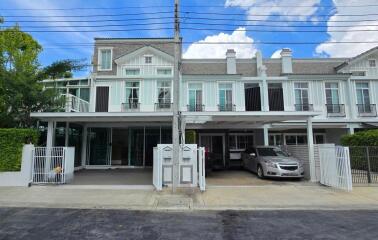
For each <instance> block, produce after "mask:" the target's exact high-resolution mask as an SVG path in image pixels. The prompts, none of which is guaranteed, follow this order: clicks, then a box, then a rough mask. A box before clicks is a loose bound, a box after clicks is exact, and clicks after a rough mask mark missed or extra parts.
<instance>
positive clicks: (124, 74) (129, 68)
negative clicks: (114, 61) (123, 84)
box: [122, 67, 141, 77]
mask: <svg viewBox="0 0 378 240" xmlns="http://www.w3.org/2000/svg"><path fill="white" fill-rule="evenodd" d="M126 70H139V74H138V75H127V74H126ZM122 72H123V76H125V77H136V76H140V75H141V68H140V67H123V68H122Z"/></svg>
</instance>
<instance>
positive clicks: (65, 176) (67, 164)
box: [32, 147, 75, 184]
mask: <svg viewBox="0 0 378 240" xmlns="http://www.w3.org/2000/svg"><path fill="white" fill-rule="evenodd" d="M74 156H75V148H74V147H51V148H46V147H35V148H34V150H33V166H32V183H35V184H63V183H67V182H69V181H71V180H72V179H73V171H74V165H75V164H74V163H75V159H74Z"/></svg>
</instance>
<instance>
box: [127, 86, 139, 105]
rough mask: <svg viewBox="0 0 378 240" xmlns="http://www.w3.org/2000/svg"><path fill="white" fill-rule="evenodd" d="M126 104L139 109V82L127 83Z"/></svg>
mask: <svg viewBox="0 0 378 240" xmlns="http://www.w3.org/2000/svg"><path fill="white" fill-rule="evenodd" d="M125 100H126V101H125V103H128V104H129V107H130V108H137V107H138V103H139V82H126V99H125Z"/></svg>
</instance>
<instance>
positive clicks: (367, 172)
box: [349, 147, 378, 184]
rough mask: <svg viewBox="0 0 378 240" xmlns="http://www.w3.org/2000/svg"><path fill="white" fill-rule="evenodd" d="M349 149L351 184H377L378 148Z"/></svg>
mask: <svg viewBox="0 0 378 240" xmlns="http://www.w3.org/2000/svg"><path fill="white" fill-rule="evenodd" d="M349 149H350V164H351V168H352V180H353V183H356V184H367V183H378V147H349Z"/></svg>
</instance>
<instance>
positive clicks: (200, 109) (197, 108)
mask: <svg viewBox="0 0 378 240" xmlns="http://www.w3.org/2000/svg"><path fill="white" fill-rule="evenodd" d="M187 108H188V112H203V111H205V105H203V104H194V105H187Z"/></svg>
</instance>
